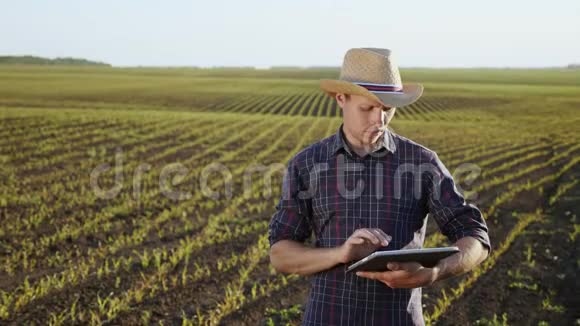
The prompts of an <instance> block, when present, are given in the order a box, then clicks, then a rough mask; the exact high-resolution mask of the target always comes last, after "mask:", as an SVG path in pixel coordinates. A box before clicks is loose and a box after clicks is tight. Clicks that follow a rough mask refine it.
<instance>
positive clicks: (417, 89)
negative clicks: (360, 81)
mask: <svg viewBox="0 0 580 326" xmlns="http://www.w3.org/2000/svg"><path fill="white" fill-rule="evenodd" d="M320 88H321V89H322V90H323V91H324V92H325V93H326V94H328V95H329V96H332V97H334V96H335V95H336V94H337V93H343V94H354V95H361V96H366V97H368V98H370V99H373V100H375V101H378V102H380V103H381V104H383V105H384V106H387V107H402V106H406V105H409V104H412V103H413V102H415V101H417V100H418V99H419V98H420V97H421V95H422V94H423V85H421V84H403V93H378V92H371V91H369V90H367V89H366V88H364V87H362V86H359V85H357V84H354V83H351V82H348V81H344V80H335V79H322V80H321V81H320Z"/></svg>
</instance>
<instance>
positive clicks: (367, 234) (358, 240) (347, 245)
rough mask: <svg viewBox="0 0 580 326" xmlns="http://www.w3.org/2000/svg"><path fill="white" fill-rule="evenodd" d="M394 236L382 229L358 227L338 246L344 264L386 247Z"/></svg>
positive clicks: (340, 258)
mask: <svg viewBox="0 0 580 326" xmlns="http://www.w3.org/2000/svg"><path fill="white" fill-rule="evenodd" d="M391 240H392V237H391V236H390V235H388V234H386V233H385V232H383V230H381V229H370V228H365V229H358V230H355V231H354V232H353V233H352V235H351V236H350V237H349V238H348V239H346V241H345V242H344V243H343V244H342V245H341V246H340V247H339V248H338V249H339V250H338V252H339V261H340V262H341V263H343V264H346V263H349V262H351V261H354V260H359V259H361V258H364V257H366V256H368V255H369V254H371V253H372V252H374V251H375V250H377V249H378V248H380V247H386V246H387V245H389V242H391Z"/></svg>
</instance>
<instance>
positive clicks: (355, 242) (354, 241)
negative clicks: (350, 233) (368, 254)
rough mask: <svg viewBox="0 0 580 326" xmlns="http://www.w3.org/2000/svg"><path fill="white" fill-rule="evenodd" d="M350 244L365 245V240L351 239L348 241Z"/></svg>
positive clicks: (359, 238)
mask: <svg viewBox="0 0 580 326" xmlns="http://www.w3.org/2000/svg"><path fill="white" fill-rule="evenodd" d="M346 241H347V242H348V243H350V244H363V243H365V239H364V238H361V237H350V238H348V239H347V240H346Z"/></svg>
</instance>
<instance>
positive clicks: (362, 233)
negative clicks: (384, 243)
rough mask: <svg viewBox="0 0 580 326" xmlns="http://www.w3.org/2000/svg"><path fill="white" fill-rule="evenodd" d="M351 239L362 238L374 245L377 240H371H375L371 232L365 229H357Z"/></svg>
mask: <svg viewBox="0 0 580 326" xmlns="http://www.w3.org/2000/svg"><path fill="white" fill-rule="evenodd" d="M351 237H358V238H363V239H365V240H366V241H368V242H370V243H373V244H375V241H378V240H373V239H376V236H375V235H373V234H372V233H371V232H369V231H368V230H367V229H358V230H356V231H355V232H354V233H353V234H352V235H351Z"/></svg>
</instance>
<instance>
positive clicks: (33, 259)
mask: <svg viewBox="0 0 580 326" xmlns="http://www.w3.org/2000/svg"><path fill="white" fill-rule="evenodd" d="M337 75H338V70H336V69H330V68H324V69H323V68H320V69H290V68H288V69H282V68H280V69H270V70H257V69H256V70H254V69H233V68H229V69H225V68H222V69H218V68H216V69H191V68H107V67H64V66H62V67H61V66H51V67H34V66H0V127H1V129H0V135H1V137H0V181H1V182H0V222H1V223H0V324H8V325H34V324H37V325H44V324H52V325H60V324H64V325H68V324H113V325H117V324H121V325H137V324H153V325H159V324H162V325H221V324H223V325H286V324H288V323H289V324H297V323H299V322H300V319H301V316H302V304H303V303H304V302H305V299H306V295H307V292H308V286H309V282H308V279H307V278H304V277H298V276H292V275H283V274H279V273H276V272H275V271H274V270H273V269H272V267H271V266H270V265H269V259H268V240H267V228H268V222H269V219H270V217H271V216H272V213H273V212H274V210H275V205H276V204H277V203H278V200H279V196H280V187H281V181H282V174H281V173H279V172H280V166H283V165H284V164H285V163H286V162H287V161H288V160H289V159H290V158H291V157H292V156H293V155H294V154H296V153H297V152H298V151H300V150H301V149H303V148H305V147H307V146H308V145H309V144H311V143H313V142H316V141H318V140H320V139H323V138H325V137H327V136H330V135H332V134H333V133H334V132H336V129H337V128H338V127H339V125H340V123H341V115H340V110H339V108H337V106H336V104H335V103H334V102H333V100H332V99H330V98H328V97H327V96H325V95H324V94H323V93H322V92H321V91H319V90H318V79H320V78H336V77H337ZM402 76H403V80H404V81H405V82H421V83H423V84H424V86H425V93H424V95H423V97H422V98H421V100H420V101H418V102H416V103H415V104H413V105H411V106H409V107H404V108H400V109H398V110H397V112H396V115H395V118H394V119H393V121H392V123H391V126H392V128H393V129H394V130H395V132H397V133H398V134H401V135H403V136H405V137H408V138H410V139H412V140H414V141H417V142H418V143H420V144H423V145H425V146H427V147H429V148H431V149H433V150H435V151H436V152H437V153H438V155H439V156H440V157H441V159H442V161H443V162H444V163H445V165H446V166H447V168H448V169H449V170H450V171H451V172H452V173H453V172H456V171H458V174H457V176H456V181H457V182H458V183H460V184H461V186H462V188H463V189H465V190H466V192H465V195H466V196H467V197H468V198H469V201H470V202H472V203H474V204H476V205H477V206H478V207H479V208H480V209H481V210H482V212H483V213H484V217H485V218H486V221H487V223H488V226H489V228H490V237H491V242H492V245H493V250H492V255H491V256H490V257H489V258H488V259H487V260H486V261H485V262H484V263H483V264H482V265H481V266H480V267H479V268H478V269H476V270H475V271H472V272H471V273H467V274H465V275H462V276H461V277H458V278H454V279H450V280H446V281H442V282H440V283H438V284H436V286H434V287H430V288H425V289H424V291H423V295H424V297H423V304H424V316H425V320H426V322H427V323H429V324H434V325H468V324H483V325H488V324H489V325H497V324H501V323H505V324H510V325H574V324H578V323H579V322H580V312H579V310H578V307H580V301H579V299H578V296H577V293H578V288H579V287H578V279H577V275H578V274H579V273H580V258H579V257H580V255H579V251H580V250H579V249H578V248H579V247H578V237H579V233H580V221H579V217H578V216H579V215H580V214H579V213H580V209H579V207H580V184H579V178H580V167H579V163H580V136H579V132H578V130H579V128H578V125H579V124H580V70H572V69H544V70H542V69H536V70H523V69H503V70H502V69H447V70H442V69H403V70H402ZM466 163H469V164H476V165H477V166H478V167H479V168H480V169H481V172H480V174H479V175H477V176H475V177H470V176H468V175H465V174H461V173H459V172H461V171H460V168H461V167H462V166H464V165H465V164H466ZM254 166H259V167H262V168H265V169H266V171H268V172H269V173H271V175H272V182H271V187H268V184H267V180H265V179H263V178H258V177H256V178H254V179H253V180H252V181H253V182H252V183H251V185H250V186H249V187H247V184H246V181H247V179H246V178H245V176H247V171H248V168H249V167H254ZM211 168H216V169H217V170H211ZM208 169H209V170H208ZM208 171H209V172H208ZM211 171H214V172H213V173H211ZM224 171H225V173H222V172H224ZM201 184H205V185H207V187H205V188H204V187H201V186H200V185H201ZM207 188H209V189H211V191H209V192H210V193H209V195H208V189H207ZM95 189H97V190H99V191H95ZM248 189H249V191H244V190H248ZM168 193H170V194H169V195H168ZM431 222H432V221H430V222H429V225H428V233H427V238H426V241H425V247H433V246H441V245H446V244H447V242H446V239H445V238H444V237H442V236H441V235H440V234H439V233H438V232H437V231H438V230H437V226H436V225H435V224H434V223H431Z"/></svg>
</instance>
